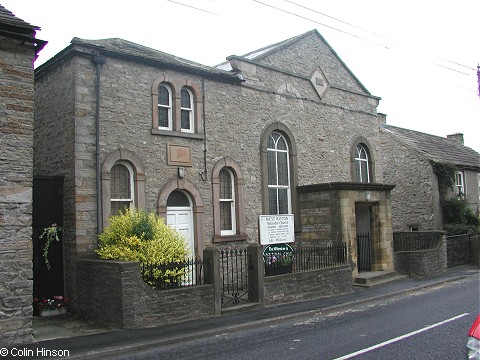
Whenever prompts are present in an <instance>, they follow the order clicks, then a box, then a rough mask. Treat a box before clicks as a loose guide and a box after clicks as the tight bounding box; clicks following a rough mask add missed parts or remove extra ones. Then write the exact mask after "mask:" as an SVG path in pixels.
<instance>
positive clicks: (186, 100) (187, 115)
mask: <svg viewBox="0 0 480 360" xmlns="http://www.w3.org/2000/svg"><path fill="white" fill-rule="evenodd" d="M180 95H181V101H180V103H181V119H180V126H181V131H183V132H189V133H193V132H194V126H193V125H194V121H193V119H194V117H193V94H192V92H191V91H190V90H189V89H187V88H183V89H182V91H181V94H180Z"/></svg>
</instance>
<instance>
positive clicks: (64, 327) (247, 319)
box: [25, 265, 480, 359]
mask: <svg viewBox="0 0 480 360" xmlns="http://www.w3.org/2000/svg"><path fill="white" fill-rule="evenodd" d="M473 276H476V277H479V268H478V267H474V266H471V265H465V266H457V267H453V268H449V269H448V271H447V273H445V274H442V275H439V276H435V277H431V278H423V279H408V280H403V281H399V282H393V283H388V284H385V285H379V286H376V287H372V288H362V287H360V288H358V287H354V290H353V291H352V292H350V293H347V294H342V295H336V296H329V297H322V298H317V299H312V300H306V301H302V302H297V303H290V304H283V305H278V306H275V307H268V308H262V309H256V310H250V311H245V312H239V313H233V314H228V315H222V316H217V317H210V318H207V319H199V320H194V321H186V322H182V323H176V324H168V325H163V326H161V327H155V328H144V329H134V330H118V329H112V328H106V327H100V326H96V325H94V324H91V323H87V322H85V321H84V320H82V319H80V318H76V317H74V316H71V315H62V316H58V317H51V318H48V317H47V318H34V321H33V324H34V338H35V343H33V344H30V345H27V346H25V348H27V349H33V350H34V351H36V349H49V350H60V349H62V350H66V349H68V351H69V357H68V359H98V358H99V357H101V356H102V355H103V356H107V355H112V354H118V353H120V352H128V351H135V350H139V349H144V348H148V347H150V346H154V345H162V344H169V343H175V342H177V341H185V340H188V339H195V338H199V337H207V336H212V335H215V334H218V333H222V332H225V331H230V332H231V331H232V329H245V328H249V327H252V326H259V325H261V324H267V323H272V322H276V321H281V320H285V319H288V318H295V317H300V316H308V314H309V313H315V314H318V313H324V314H325V313H329V312H334V311H341V310H346V309H348V308H351V307H354V306H357V305H361V304H364V303H367V302H372V301H375V300H380V299H388V298H393V297H398V296H402V295H404V294H408V293H411V292H415V291H419V290H422V289H426V288H429V287H434V286H439V285H442V284H445V283H448V282H454V281H460V280H462V279H465V278H467V277H473ZM479 280H480V277H479ZM31 358H34V359H40V358H42V357H41V356H40V357H31ZM45 358H49V357H47V356H46V357H45Z"/></svg>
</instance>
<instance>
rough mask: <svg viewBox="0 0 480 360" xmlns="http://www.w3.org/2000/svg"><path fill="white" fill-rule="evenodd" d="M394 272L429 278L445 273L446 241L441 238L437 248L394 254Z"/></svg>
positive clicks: (444, 238)
mask: <svg viewBox="0 0 480 360" xmlns="http://www.w3.org/2000/svg"><path fill="white" fill-rule="evenodd" d="M394 261H395V271H397V272H398V273H400V274H402V275H409V276H411V277H429V276H435V275H440V274H443V273H445V272H447V240H446V237H445V236H443V237H442V240H441V241H440V244H439V246H438V247H437V248H435V249H431V250H421V251H404V252H396V253H394Z"/></svg>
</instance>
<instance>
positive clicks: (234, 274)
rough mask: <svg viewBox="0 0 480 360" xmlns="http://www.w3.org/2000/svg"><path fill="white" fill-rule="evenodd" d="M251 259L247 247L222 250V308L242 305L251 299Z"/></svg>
mask: <svg viewBox="0 0 480 360" xmlns="http://www.w3.org/2000/svg"><path fill="white" fill-rule="evenodd" d="M250 269H251V261H250V259H249V256H248V254H247V249H230V250H221V251H220V273H221V281H222V294H221V296H222V298H221V305H222V308H226V307H229V306H235V305H241V304H245V303H248V302H250V301H251V299H252V296H251V293H252V292H251V288H250V283H251V281H250Z"/></svg>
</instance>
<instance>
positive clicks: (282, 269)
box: [265, 253, 293, 276]
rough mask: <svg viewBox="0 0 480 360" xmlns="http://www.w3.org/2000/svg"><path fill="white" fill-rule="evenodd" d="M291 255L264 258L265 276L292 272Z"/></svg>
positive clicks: (274, 255)
mask: <svg viewBox="0 0 480 360" xmlns="http://www.w3.org/2000/svg"><path fill="white" fill-rule="evenodd" d="M292 267H293V255H292V254H291V253H283V254H282V253H280V254H273V255H268V256H266V257H265V276H272V275H280V274H289V273H291V272H292Z"/></svg>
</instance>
